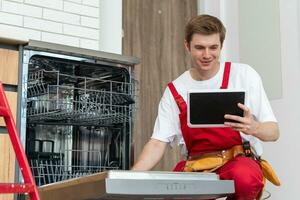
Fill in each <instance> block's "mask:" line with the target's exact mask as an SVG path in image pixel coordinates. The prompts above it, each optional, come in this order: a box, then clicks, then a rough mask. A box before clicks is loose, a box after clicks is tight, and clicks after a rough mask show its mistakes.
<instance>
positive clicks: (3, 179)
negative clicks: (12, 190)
mask: <svg viewBox="0 0 300 200" xmlns="http://www.w3.org/2000/svg"><path fill="white" fill-rule="evenodd" d="M0 152H1V156H0V183H13V182H15V153H14V150H13V147H12V145H11V142H10V139H9V135H8V134H2V133H0ZM0 200H13V194H0Z"/></svg>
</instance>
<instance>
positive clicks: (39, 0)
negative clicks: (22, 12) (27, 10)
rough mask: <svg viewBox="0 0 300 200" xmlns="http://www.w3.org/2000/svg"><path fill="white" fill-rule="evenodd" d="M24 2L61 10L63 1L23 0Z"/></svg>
mask: <svg viewBox="0 0 300 200" xmlns="http://www.w3.org/2000/svg"><path fill="white" fill-rule="evenodd" d="M25 3H26V4H31V5H36V6H41V7H45V8H53V9H56V10H63V1H62V0H49V1H45V0H25Z"/></svg>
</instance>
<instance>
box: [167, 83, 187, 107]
mask: <svg viewBox="0 0 300 200" xmlns="http://www.w3.org/2000/svg"><path fill="white" fill-rule="evenodd" d="M168 87H169V89H170V91H171V93H172V95H173V97H174V99H175V101H176V103H177V106H178V108H179V110H180V112H183V111H185V110H186V108H187V105H186V102H185V101H184V99H183V98H182V96H181V95H180V94H178V92H177V90H176V88H175V86H174V84H173V83H172V82H170V83H168Z"/></svg>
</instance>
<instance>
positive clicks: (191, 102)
mask: <svg viewBox="0 0 300 200" xmlns="http://www.w3.org/2000/svg"><path fill="white" fill-rule="evenodd" d="M244 101H245V92H244V91H231V90H221V89H220V90H215V91H190V92H189V93H188V125H189V126H190V127H213V126H216V127H218V126H224V122H225V119H224V115H225V114H232V115H238V116H243V110H242V109H240V108H239V107H238V106H237V104H238V103H242V104H244Z"/></svg>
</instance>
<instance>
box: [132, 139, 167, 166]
mask: <svg viewBox="0 0 300 200" xmlns="http://www.w3.org/2000/svg"><path fill="white" fill-rule="evenodd" d="M166 146H167V143H166V142H162V141H159V140H156V139H150V140H149V142H148V143H147V144H146V145H145V146H144V148H143V151H142V153H141V155H140V156H139V159H138V161H137V162H136V163H135V164H134V166H133V167H132V169H131V170H137V171H142V170H150V169H152V168H153V167H154V166H155V165H156V164H157V163H158V162H159V161H160V160H161V158H162V157H163V155H164V152H165V150H166Z"/></svg>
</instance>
